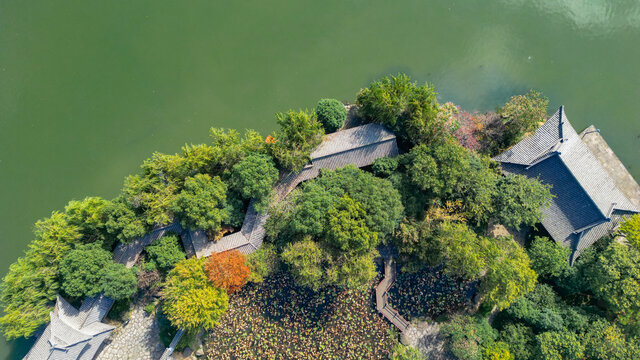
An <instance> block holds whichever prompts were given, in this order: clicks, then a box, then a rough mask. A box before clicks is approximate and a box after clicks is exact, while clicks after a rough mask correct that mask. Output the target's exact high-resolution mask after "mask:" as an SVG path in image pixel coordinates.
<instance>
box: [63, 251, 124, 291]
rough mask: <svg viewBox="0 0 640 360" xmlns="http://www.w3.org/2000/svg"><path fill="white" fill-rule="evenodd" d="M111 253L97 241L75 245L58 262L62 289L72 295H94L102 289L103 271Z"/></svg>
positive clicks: (109, 261)
mask: <svg viewBox="0 0 640 360" xmlns="http://www.w3.org/2000/svg"><path fill="white" fill-rule="evenodd" d="M111 257H112V255H111V253H110V252H108V251H106V250H104V249H103V248H102V247H101V244H99V243H91V244H86V245H77V246H76V247H75V249H73V250H72V251H70V252H69V253H68V254H67V255H66V256H65V257H64V259H62V262H61V263H60V275H61V276H62V289H63V290H64V292H65V293H66V294H67V295H69V296H72V297H85V296H95V295H97V294H98V293H100V291H102V278H103V276H104V271H105V269H106V267H107V265H109V264H110V263H112V262H113V261H112V260H111Z"/></svg>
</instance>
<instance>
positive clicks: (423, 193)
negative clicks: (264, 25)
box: [0, 74, 640, 360]
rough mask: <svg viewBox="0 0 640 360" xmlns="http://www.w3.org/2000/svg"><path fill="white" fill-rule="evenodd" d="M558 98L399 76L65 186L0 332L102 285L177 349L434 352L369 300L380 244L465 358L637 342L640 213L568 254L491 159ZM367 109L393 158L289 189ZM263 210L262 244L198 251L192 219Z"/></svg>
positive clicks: (11, 292) (577, 354)
mask: <svg viewBox="0 0 640 360" xmlns="http://www.w3.org/2000/svg"><path fill="white" fill-rule="evenodd" d="M547 105H548V100H547V99H546V98H544V97H543V96H542V95H541V94H540V93H538V92H535V91H530V92H528V93H527V94H524V95H517V96H514V97H512V98H510V99H509V101H508V102H507V103H506V104H505V105H504V106H502V107H500V108H498V109H497V110H496V111H495V112H488V113H477V112H472V113H470V112H466V111H464V110H462V109H460V108H459V107H457V106H456V105H454V104H452V103H440V102H438V100H437V93H436V91H435V89H434V88H433V87H432V86H430V85H428V84H425V85H420V84H417V83H415V82H413V81H411V79H410V78H409V77H407V76H406V75H402V74H400V75H397V76H389V77H385V78H383V79H380V80H378V81H374V82H372V83H371V84H370V85H369V87H367V88H364V89H362V90H360V92H359V93H358V94H357V96H356V99H355V104H353V105H348V106H345V105H343V104H342V103H341V102H339V101H338V100H335V99H321V100H320V101H319V102H318V105H317V107H316V108H315V109H313V110H311V111H308V110H304V111H303V110H300V111H294V110H289V111H286V112H283V113H279V114H276V117H275V120H276V121H277V124H278V126H279V128H278V130H276V131H275V132H274V133H273V134H271V135H269V136H267V137H266V138H264V137H262V136H261V135H260V134H258V133H257V132H255V131H252V130H247V131H245V132H244V133H242V134H241V133H239V132H237V131H236V130H225V129H215V128H214V129H211V131H210V137H211V140H210V142H209V143H207V144H192V145H185V146H184V147H183V148H182V149H181V150H180V152H178V153H176V154H162V153H154V154H153V155H152V156H151V157H150V158H149V159H147V160H145V161H144V162H143V164H142V166H141V170H140V172H139V173H137V174H133V175H131V176H128V177H127V178H126V179H125V180H124V186H123V189H122V191H121V193H120V195H118V196H117V197H116V198H114V199H111V200H107V199H102V198H100V197H86V198H84V199H81V200H72V201H70V202H69V203H68V205H67V206H66V207H65V208H64V209H62V210H60V211H54V212H53V213H52V214H51V216H50V217H48V218H45V219H42V220H40V221H38V222H37V223H36V224H35V227H34V240H33V241H32V243H31V244H30V245H29V248H28V250H27V251H26V252H25V254H24V256H22V257H21V258H19V259H18V260H17V261H16V262H15V263H14V264H12V265H11V267H10V269H9V272H8V274H7V275H6V276H5V277H4V279H3V282H2V286H1V287H0V301H1V302H2V305H3V307H4V314H3V316H2V317H1V318H0V329H1V331H2V333H3V334H4V335H5V337H6V338H7V339H15V338H19V337H30V336H33V335H34V334H36V331H37V330H38V329H39V328H41V327H43V326H44V325H46V324H47V323H48V322H49V312H50V311H52V309H53V307H54V304H55V302H56V299H57V296H58V295H60V296H62V297H63V298H65V299H67V300H68V301H69V302H70V303H72V304H79V303H81V302H82V300H83V299H84V298H86V297H92V296H96V295H99V294H103V295H105V296H107V297H109V298H111V299H114V300H116V302H115V304H114V306H113V308H112V309H111V312H110V313H109V315H108V317H109V319H110V321H112V322H113V323H114V324H119V323H120V322H121V321H122V320H123V319H124V318H126V316H127V315H126V314H127V312H128V310H129V309H130V308H132V307H134V306H144V307H145V310H146V311H147V312H148V313H150V314H152V315H153V316H155V317H157V318H158V322H159V324H160V325H161V328H162V330H161V334H160V335H161V337H162V339H163V341H165V342H166V343H167V344H166V345H168V342H169V341H170V340H171V338H172V336H173V334H175V333H176V332H177V331H178V330H183V331H184V334H185V335H184V336H183V338H182V340H181V342H180V344H179V345H178V350H181V349H182V348H185V347H187V346H188V347H191V348H197V347H199V345H198V343H199V342H200V341H204V346H203V350H202V351H203V354H204V355H205V356H208V357H209V358H215V359H276V358H277V359H336V358H340V359H364V358H367V359H421V358H426V357H425V356H427V355H429V354H431V355H433V356H435V355H434V354H435V353H429V354H427V353H424V351H423V353H421V352H420V351H418V350H416V349H414V348H413V347H408V346H405V345H402V344H401V343H400V342H399V336H398V333H397V331H396V330H395V328H394V327H393V325H391V324H390V323H389V322H387V321H386V320H385V319H384V318H383V317H382V316H381V315H380V314H379V313H378V312H377V311H376V307H375V300H374V298H375V296H373V294H374V293H375V290H374V288H375V286H376V285H377V284H378V283H379V282H380V280H381V278H382V277H383V276H384V270H383V269H384V266H382V263H383V262H382V261H381V259H385V264H387V261H388V259H394V260H393V261H394V264H396V267H397V271H398V277H397V281H396V284H395V285H394V288H392V289H391V290H390V291H389V293H388V297H389V298H388V301H389V304H390V306H393V307H394V308H395V309H396V310H397V311H398V312H399V314H400V315H401V316H403V317H405V318H406V319H407V320H409V321H411V323H412V324H417V323H423V324H430V326H431V325H433V326H434V328H437V329H439V334H438V335H437V338H438V339H440V340H438V341H442V342H443V348H442V349H441V351H442V352H443V353H446V354H447V355H448V356H450V357H452V358H456V359H464V360H467V359H468V360H481V359H492V360H497V359H501V360H502V359H503V360H508V359H519V360H520V359H522V360H528V359H545V360H556V359H558V360H560V359H576V360H579V359H589V360H600V359H635V358H640V341H639V340H638V336H639V335H640V265H639V264H640V248H639V244H640V235H639V234H640V217H638V216H637V215H636V216H635V217H630V218H629V220H627V221H626V222H625V223H624V224H623V225H622V226H621V228H620V230H619V233H620V234H623V235H625V237H626V239H627V240H626V241H625V242H620V241H614V239H613V238H612V237H610V236H604V237H603V238H602V239H601V240H599V241H598V242H597V243H596V244H595V245H594V246H592V247H590V248H588V249H586V250H585V251H584V252H583V254H582V255H581V256H580V257H579V258H578V259H577V261H575V263H574V265H573V266H569V256H570V254H569V252H568V250H567V248H565V247H563V246H562V245H559V244H557V243H556V242H554V241H552V240H550V239H549V238H548V234H546V233H545V232H544V230H543V229H541V227H540V226H537V225H538V224H539V223H540V221H541V219H542V212H541V209H543V208H545V207H546V206H548V205H549V202H550V201H551V199H552V196H553V195H552V191H551V190H552V189H551V187H550V186H549V185H548V184H545V183H544V182H542V181H540V180H539V179H536V178H531V177H527V176H524V175H514V174H505V173H504V172H503V171H502V169H501V166H500V164H499V163H498V162H496V161H494V160H493V159H492V157H494V156H496V155H498V154H499V153H501V152H502V151H504V150H506V149H508V148H510V147H511V146H513V145H514V144H516V143H517V142H518V141H520V140H521V139H523V138H524V137H526V136H527V135H529V134H531V133H532V132H533V131H535V130H536V129H537V128H538V126H539V125H540V123H541V122H543V121H545V120H546V117H547ZM370 123H375V124H380V125H382V126H384V128H386V129H387V130H388V131H391V132H392V133H393V134H395V140H394V141H397V146H398V149H399V151H398V155H397V156H394V157H388V156H384V157H380V158H379V159H377V160H376V161H375V162H374V163H373V164H372V165H370V166H364V167H361V168H358V167H356V166H354V165H346V166H344V167H341V168H338V169H335V170H329V171H324V170H323V171H321V172H320V173H319V174H318V176H315V177H314V178H312V179H309V180H307V181H305V182H303V183H302V184H300V185H299V186H298V187H297V188H295V189H288V190H290V191H291V192H290V193H289V194H288V195H287V196H286V197H284V198H281V197H279V196H277V191H275V190H274V189H276V188H277V186H278V185H279V184H280V181H281V180H282V179H283V178H284V177H286V176H287V175H288V174H296V173H299V172H301V171H304V169H305V167H306V166H308V164H309V162H310V160H311V155H312V152H313V151H314V150H315V149H316V148H318V146H320V145H321V144H322V142H323V139H326V138H327V137H330V136H332V134H334V133H336V132H338V131H344V129H347V128H352V127H354V126H356V125H362V124H370ZM252 209H255V210H256V211H257V213H259V214H268V215H269V217H268V220H267V221H266V223H265V224H264V231H265V240H264V243H263V244H262V246H261V247H260V248H259V249H254V250H255V251H254V250H252V251H251V252H250V253H248V252H245V253H243V252H241V251H238V250H229V251H221V252H213V253H212V254H211V255H210V256H207V257H200V258H198V257H197V256H194V254H191V253H190V252H189V251H187V247H186V246H185V241H186V239H185V238H184V236H186V235H185V234H186V233H187V232H188V231H203V232H204V233H205V234H206V237H207V239H208V241H210V242H216V241H219V239H221V238H223V237H224V236H227V235H229V234H235V233H238V232H240V231H241V229H242V226H243V220H244V218H245V214H246V213H247V211H252ZM174 223H176V224H180V226H181V228H182V229H185V230H186V231H187V232H183V233H168V234H165V235H164V236H162V237H160V238H159V239H156V240H155V241H153V242H151V243H150V244H149V245H147V246H146V247H144V250H143V251H142V254H141V256H140V257H139V258H138V259H137V261H136V262H135V264H134V265H133V266H132V267H127V266H125V265H124V264H123V263H119V262H118V261H114V256H113V252H114V249H115V248H116V246H117V245H118V244H121V245H120V246H122V244H131V243H133V242H135V241H137V239H140V238H142V237H143V236H145V234H148V233H150V232H152V231H153V230H154V229H159V228H162V227H164V226H167V225H170V224H174ZM496 227H499V228H501V229H504V231H503V233H502V234H496V232H495V231H493V230H495V229H496ZM523 233H526V234H528V235H526V236H521V235H522V234H523ZM513 235H516V238H514V236H513ZM516 240H517V241H516ZM125 330H126V328H125ZM202 330H204V332H203V331H202ZM403 336H404V335H403ZM434 341H436V340H434ZM423 350H424V349H423Z"/></svg>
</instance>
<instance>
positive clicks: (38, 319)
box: [0, 212, 82, 339]
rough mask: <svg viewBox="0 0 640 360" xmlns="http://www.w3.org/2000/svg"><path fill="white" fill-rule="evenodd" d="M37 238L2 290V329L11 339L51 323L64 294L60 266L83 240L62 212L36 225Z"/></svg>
mask: <svg viewBox="0 0 640 360" xmlns="http://www.w3.org/2000/svg"><path fill="white" fill-rule="evenodd" d="M34 234H35V239H34V240H33V242H31V244H29V249H28V250H27V252H26V254H25V255H24V256H23V257H21V258H19V259H18V261H16V262H15V263H13V264H11V266H10V267H9V272H8V273H7V275H5V277H4V278H3V281H2V287H1V288H0V291H1V293H0V300H1V301H2V305H3V307H4V315H3V316H2V318H0V328H1V329H2V332H3V334H4V335H5V337H6V338H8V339H15V338H18V337H21V336H24V337H28V336H30V335H32V334H33V332H34V331H36V329H37V328H38V327H39V326H40V325H42V324H44V323H46V322H48V321H49V311H51V308H52V307H53V304H54V302H55V300H56V294H57V293H58V292H59V290H60V282H59V277H58V274H59V268H60V262H61V261H62V259H63V257H64V256H65V255H67V253H68V252H69V250H70V249H71V247H72V245H73V244H74V243H77V242H79V241H80V238H81V237H82V235H81V234H80V232H79V231H78V228H77V227H76V226H73V225H70V224H69V223H68V222H67V218H66V216H65V215H64V214H62V213H59V212H54V213H53V214H51V217H49V218H46V219H44V220H40V221H38V222H36V224H35V229H34Z"/></svg>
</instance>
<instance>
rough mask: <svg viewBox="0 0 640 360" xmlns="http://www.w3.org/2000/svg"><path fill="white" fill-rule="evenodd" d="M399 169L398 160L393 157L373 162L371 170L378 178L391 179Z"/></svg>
mask: <svg viewBox="0 0 640 360" xmlns="http://www.w3.org/2000/svg"><path fill="white" fill-rule="evenodd" d="M397 169H398V159H397V158H392V157H382V158H379V159H377V160H376V161H374V162H373V165H372V166H371V170H372V171H373V174H374V175H376V176H378V177H389V176H391V175H393V174H394V173H395V172H396V170H397Z"/></svg>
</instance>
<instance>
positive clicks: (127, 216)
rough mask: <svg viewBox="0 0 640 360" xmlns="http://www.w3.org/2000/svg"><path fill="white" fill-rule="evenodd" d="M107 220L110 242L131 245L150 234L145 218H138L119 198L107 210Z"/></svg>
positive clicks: (106, 226) (106, 227)
mask: <svg viewBox="0 0 640 360" xmlns="http://www.w3.org/2000/svg"><path fill="white" fill-rule="evenodd" d="M105 214H106V217H107V220H106V222H105V224H104V226H105V230H106V232H107V234H109V237H111V240H110V242H111V243H115V242H122V243H125V244H126V243H130V242H132V241H133V240H134V239H136V238H139V237H142V236H144V235H145V234H146V233H147V232H148V230H149V229H148V227H147V224H146V223H145V221H144V218H143V217H141V216H138V215H137V214H136V213H135V211H133V209H132V208H131V206H130V205H129V204H128V203H127V202H126V201H124V199H123V198H121V197H120V198H117V199H115V200H114V201H112V202H111V203H110V204H109V205H108V206H107V207H106V208H105Z"/></svg>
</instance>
